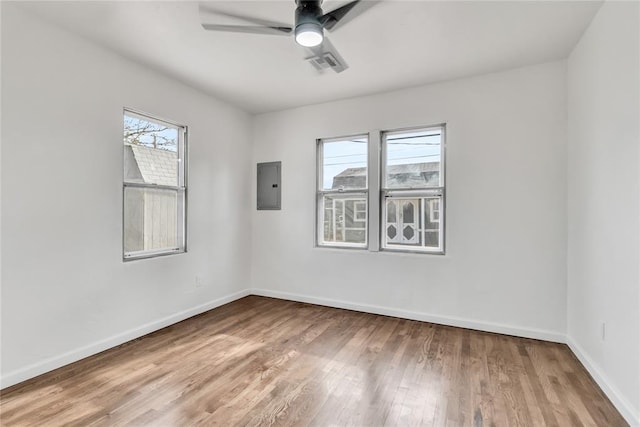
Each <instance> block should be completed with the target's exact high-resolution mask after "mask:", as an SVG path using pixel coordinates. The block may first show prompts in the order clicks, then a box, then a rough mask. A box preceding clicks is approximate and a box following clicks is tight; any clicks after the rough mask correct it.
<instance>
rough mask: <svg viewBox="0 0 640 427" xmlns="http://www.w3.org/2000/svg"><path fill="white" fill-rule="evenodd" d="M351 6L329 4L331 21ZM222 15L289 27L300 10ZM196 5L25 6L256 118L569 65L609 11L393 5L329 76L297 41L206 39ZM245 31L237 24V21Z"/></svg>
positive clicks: (344, 35) (356, 24)
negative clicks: (342, 67)
mask: <svg viewBox="0 0 640 427" xmlns="http://www.w3.org/2000/svg"><path fill="white" fill-rule="evenodd" d="M344 3H345V2H344V1H337V0H325V2H324V4H323V9H324V10H325V12H326V11H329V10H332V9H334V8H336V7H339V6H340V5H342V4H344ZM209 4H211V5H212V6H213V7H215V8H217V9H221V10H224V11H228V12H233V13H237V14H245V15H250V16H255V17H259V18H263V19H267V20H271V21H278V22H282V23H287V24H289V25H291V24H292V23H293V12H294V9H295V2H294V0H286V1H285V0H282V1H266V0H263V1H237V0H236V1H216V2H209ZM198 5H199V4H198V3H197V2H168V1H143V2H131V1H127V2H125V1H109V2H52V1H48V2H27V3H23V4H22V7H24V8H26V9H29V10H31V11H33V12H35V13H36V14H38V15H40V16H42V17H43V18H45V19H47V20H50V21H52V22H54V23H57V24H58V25H60V26H62V27H64V28H67V29H68V30H70V31H72V32H75V33H78V34H80V35H82V36H84V37H86V38H88V39H91V40H94V41H95V42H97V43H99V44H101V45H103V46H106V47H108V48H110V49H112V50H114V51H117V52H119V53H120V54H122V55H124V56H126V57H128V58H131V59H134V60H135V61H138V62H141V63H143V64H146V65H148V66H151V67H153V68H155V69H157V70H160V71H162V72H163V73H165V74H168V75H170V76H172V77H174V78H176V79H179V80H181V81H183V82H185V83H187V84H189V85H191V86H193V87H195V88H197V89H199V90H202V91H203V92H206V93H209V94H211V95H213V96H215V97H217V98H219V99H222V100H225V101H228V102H230V103H232V104H234V105H237V106H239V107H240V108H243V109H245V110H247V111H250V112H253V113H260V112H266V111H274V110H281V109H285V108H289V107H295V106H300V105H307V104H315V103H320V102H325V101H332V100H336V99H342V98H349V97H354V96H359V95H365V94H371V93H376V92H384V91H389V90H393V89H399V88H405V87H411V86H417V85H421V84H427V83H432V82H437V81H443V80H450V79H454V78H460V77H465V76H471V75H477V74H482V73H487V72H493V71H498V70H504V69H509V68H515V67H520V66H524V65H529V64H535V63H541V62H546V61H551V60H555V59H561V58H564V57H566V56H567V55H568V54H569V52H570V51H571V49H572V47H573V46H574V45H575V43H576V42H577V41H578V39H579V38H580V36H581V35H582V33H583V31H584V30H585V28H586V27H587V25H588V24H589V22H591V19H592V18H593V16H594V15H595V13H596V11H597V10H598V8H599V7H600V5H601V2H600V1H586V2H585V1H566V2H565V1H547V2H543V1H532V2H525V1H503V2H483V1H470V2H466V1H465V2H462V1H442V2H441V1H383V2H381V3H379V4H377V5H376V6H374V7H372V8H370V9H369V10H367V11H366V12H364V13H363V14H362V15H359V16H357V17H356V18H355V19H353V20H352V21H351V22H349V23H347V24H345V25H344V26H343V27H340V28H338V29H336V31H334V32H333V33H328V35H329V38H330V39H331V41H332V42H333V44H334V46H335V47H336V48H337V49H338V50H339V52H340V54H341V55H342V56H343V57H344V59H345V60H346V61H347V63H348V64H349V69H347V70H346V71H344V72H343V73H340V74H336V73H334V72H333V71H327V72H325V73H323V74H319V73H318V72H317V71H316V70H315V69H313V67H312V66H311V65H310V64H308V63H307V62H305V61H304V60H303V58H304V57H305V56H306V55H307V53H306V51H305V49H304V48H301V47H299V46H298V45H296V43H295V42H294V40H293V37H280V36H268V35H256V34H241V33H222V32H208V31H205V30H203V29H202V27H201V26H200V22H201V19H202V20H203V21H205V20H206V21H207V22H210V23H229V21H228V20H227V21H224V22H223V21H222V20H220V18H215V17H211V16H202V17H201V16H200V13H199V7H198ZM236 23H239V22H236Z"/></svg>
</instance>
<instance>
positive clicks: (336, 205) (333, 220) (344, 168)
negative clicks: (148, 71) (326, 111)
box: [316, 135, 369, 248]
mask: <svg viewBox="0 0 640 427" xmlns="http://www.w3.org/2000/svg"><path fill="white" fill-rule="evenodd" d="M368 143H369V138H368V137H367V136H366V135H359V136H354V137H345V138H335V139H321V140H318V147H317V149H318V185H317V214H316V215H317V227H318V229H317V233H316V236H317V237H316V239H317V244H318V245H319V246H339V247H356V248H365V247H367V230H368V228H367V227H368V224H367V204H368V200H369V198H368V187H367V186H368V184H367V173H368V167H367V166H368Z"/></svg>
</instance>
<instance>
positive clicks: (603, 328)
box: [600, 322, 606, 341]
mask: <svg viewBox="0 0 640 427" xmlns="http://www.w3.org/2000/svg"><path fill="white" fill-rule="evenodd" d="M600 329H601V330H600V332H601V337H602V341H604V339H605V336H606V335H605V333H606V324H605V323H604V322H602V325H601V328H600Z"/></svg>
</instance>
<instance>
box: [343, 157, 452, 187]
mask: <svg viewBox="0 0 640 427" xmlns="http://www.w3.org/2000/svg"><path fill="white" fill-rule="evenodd" d="M387 170H388V175H389V176H388V177H387V186H388V187H391V188H393V187H424V186H437V185H439V179H440V162H426V163H413V164H409V165H390V166H388V167H387ZM366 173H367V169H366V168H347V169H345V170H343V171H342V172H340V173H339V174H338V175H336V176H335V177H334V178H333V184H332V186H331V188H340V187H344V188H356V187H364V185H365V182H366V179H367V177H366Z"/></svg>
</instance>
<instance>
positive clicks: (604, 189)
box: [567, 2, 640, 425]
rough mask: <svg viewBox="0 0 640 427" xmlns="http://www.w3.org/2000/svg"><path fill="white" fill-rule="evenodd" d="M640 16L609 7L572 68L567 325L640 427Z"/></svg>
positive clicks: (626, 7) (631, 5)
mask: <svg viewBox="0 0 640 427" xmlns="http://www.w3.org/2000/svg"><path fill="white" fill-rule="evenodd" d="M639 9H640V8H639V4H638V3H637V2H626V3H625V2H607V3H605V4H604V5H603V6H602V8H601V9H600V11H599V12H598V14H597V15H596V17H595V18H594V20H593V22H592V23H591V26H590V27H589V28H588V29H587V31H586V32H585V34H584V36H583V37H582V39H581V41H580V42H579V43H578V45H577V46H576V48H575V49H574V51H573V52H572V54H571V56H570V57H569V61H568V89H569V92H568V93H569V96H568V105H569V170H568V184H569V185H568V188H569V190H568V200H569V203H568V214H569V241H568V248H569V249H568V277H569V281H568V321H567V322H568V336H569V338H568V339H569V343H570V346H571V347H572V349H573V350H574V352H575V353H576V354H577V355H578V356H579V357H580V359H581V360H582V361H583V363H584V364H585V365H586V366H587V367H588V368H589V370H590V371H591V373H592V375H593V376H594V378H596V380H598V382H599V383H600V385H601V387H602V388H603V389H604V390H605V391H606V392H607V394H608V395H609V397H610V398H611V399H612V400H613V401H614V403H616V405H617V406H618V409H620V410H621V411H622V412H623V415H625V416H626V418H627V420H629V421H630V422H631V423H632V424H638V425H640V272H639V265H640V181H639V180H640V157H639V156H640V150H639V144H640V129H639V126H640V121H639V118H640V83H639V80H640V41H639V40H640V34H639V29H638V21H639V14H640V10H639ZM603 323H605V325H606V326H605V336H604V339H603V337H602V324H603ZM631 420H635V421H633V422H632V421H631Z"/></svg>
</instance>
